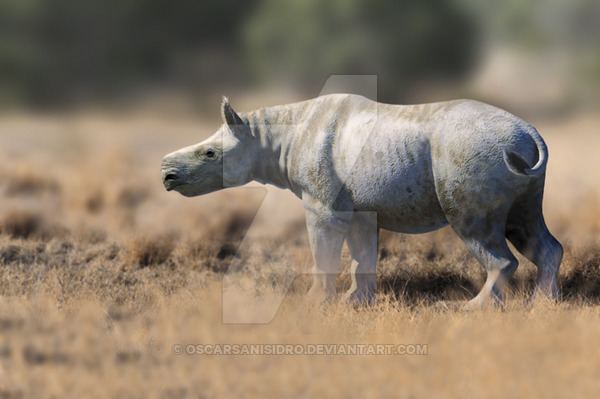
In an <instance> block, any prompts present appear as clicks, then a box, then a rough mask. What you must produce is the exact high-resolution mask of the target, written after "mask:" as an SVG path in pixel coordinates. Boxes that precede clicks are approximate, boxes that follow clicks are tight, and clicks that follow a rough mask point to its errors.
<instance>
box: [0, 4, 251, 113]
mask: <svg viewBox="0 0 600 399" xmlns="http://www.w3.org/2000/svg"><path fill="white" fill-rule="evenodd" d="M238 3H239V2H237V1H235V0H219V1H197V0H178V1H168V0H122V1H118V0H108V1H107V0H86V1H81V0H2V1H0V87H1V88H2V91H3V94H6V93H7V91H8V92H10V93H11V95H12V96H16V97H19V98H20V99H22V100H24V101H34V102H40V103H45V102H50V101H57V100H58V101H60V100H64V99H68V98H70V97H73V96H75V97H77V96H78V95H79V94H85V93H90V92H92V93H95V94H94V95H98V94H100V93H110V92H114V91H118V92H121V91H123V89H124V86H129V85H135V84H136V83H145V82H147V81H149V80H155V79H161V78H165V77H167V76H169V72H170V68H173V65H175V64H176V61H177V59H178V58H181V57H185V56H186V54H192V53H199V54H203V53H204V54H207V53H211V52H213V53H214V52H221V49H223V50H222V51H223V52H231V51H234V48H235V47H236V45H237V38H238V37H239V32H238V27H239V26H240V25H241V23H242V20H243V19H244V17H245V16H246V14H247V12H248V11H249V9H250V7H251V5H252V3H253V2H252V1H246V2H245V3H246V5H245V6H244V7H239V6H238ZM215 49H216V50H215ZM208 79H213V77H207V80H208Z"/></svg>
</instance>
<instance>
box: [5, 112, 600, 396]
mask: <svg viewBox="0 0 600 399" xmlns="http://www.w3.org/2000/svg"><path fill="white" fill-rule="evenodd" d="M537 125H538V126H539V128H540V131H542V132H544V135H545V137H546V139H547V141H548V143H549V146H550V148H551V150H552V158H551V164H550V171H549V179H548V189H547V198H546V203H545V206H546V215H547V218H548V221H549V224H550V226H551V227H552V230H553V231H554V232H555V233H556V235H557V236H558V237H559V238H560V240H561V241H562V242H563V243H564V244H565V247H566V249H567V251H566V255H565V260H564V263H563V267H562V270H561V275H560V284H561V287H562V292H563V300H562V301H560V302H559V303H545V302H543V301H542V302H536V303H533V304H527V298H528V297H529V293H530V292H531V289H532V283H533V279H534V276H535V268H534V267H533V265H531V264H529V263H528V262H526V261H525V260H524V259H522V258H520V259H521V261H522V262H521V267H520V268H519V270H518V272H517V274H516V275H515V277H514V279H513V280H512V281H511V284H510V288H511V291H512V295H511V296H510V300H509V302H508V304H507V307H506V309H504V310H503V311H498V310H486V311H482V312H475V313H463V312H460V311H458V310H456V307H457V306H455V305H456V304H458V303H461V301H463V300H466V299H468V298H470V297H472V296H473V295H474V294H475V293H476V292H477V291H478V289H479V287H480V286H481V284H482V278H483V274H482V272H481V270H480V267H479V266H478V264H477V263H476V261H475V260H473V258H472V257H471V256H469V254H468V253H467V252H466V250H465V249H464V246H463V245H462V243H461V242H460V241H459V240H458V239H457V238H456V237H455V235H454V234H453V233H452V232H451V231H450V230H442V231H439V232H436V233H433V234H428V235H421V236H401V235H396V234H391V233H384V234H383V235H382V237H381V249H380V254H379V269H378V273H379V276H378V281H379V287H378V290H379V293H378V298H377V303H376V304H375V305H374V306H373V307H370V308H359V309H355V308H351V307H348V306H346V305H344V304H342V303H334V304H330V305H328V306H326V307H315V306H313V305H310V304H308V303H307V302H306V301H305V300H304V293H305V292H306V290H307V288H308V285H309V282H310V279H309V276H308V275H307V274H306V273H307V271H308V270H309V268H310V265H311V255H310V252H309V250H308V243H307V239H306V232H305V230H304V224H303V219H302V208H301V206H300V205H299V204H298V203H297V202H296V201H294V200H291V199H290V196H289V195H285V194H282V193H280V192H277V191H274V192H271V193H269V195H268V196H267V197H265V198H264V202H262V207H260V211H259V212H258V214H256V209H257V208H258V207H259V205H260V204H261V201H262V199H263V196H264V192H262V191H261V190H257V189H253V188H243V189H237V190H227V191H224V192H221V193H216V194H212V195H210V196H206V197H202V198H197V199H193V200H189V199H184V198H183V197H180V196H177V195H175V194H172V193H165V192H163V190H162V188H161V186H160V182H159V178H158V173H157V165H158V162H159V160H160V157H161V156H162V154H164V153H166V152H168V151H170V150H173V149H175V148H178V147H180V146H183V145H187V144H189V143H191V142H194V141H197V140H199V139H200V138H201V137H197V136H196V132H197V131H198V129H199V128H200V127H201V123H199V122H198V121H189V122H185V123H182V122H181V121H178V122H177V123H173V122H172V121H160V120H148V119H136V120H130V121H127V120H112V119H106V118H97V117H90V116H89V115H88V116H86V117H75V118H73V119H69V120H65V121H62V120H58V119H57V120H38V119H36V118H27V119H23V118H10V117H4V119H2V120H0V148H1V151H3V152H4V153H3V157H2V159H3V160H4V162H5V163H4V164H3V165H0V170H2V173H1V175H2V180H3V182H2V183H1V184H0V189H1V190H2V192H1V194H0V398H25V397H34V398H38V397H41V398H50V397H91V398H94V397H98V398H100V397H119V398H148V397H159V398H198V397H202V398H210V397H258V396H279V397H381V396H383V397H406V398H419V397H467V396H476V397H481V396H485V397H514V396H520V397H533V398H535V397H540V398H542V397H543V398H554V397H564V396H567V395H569V396H573V397H597V396H598V394H600V382H598V379H597V376H596V374H597V370H598V369H599V368H600V360H599V359H600V356H599V355H600V353H597V352H598V349H594V348H597V347H598V345H596V344H595V340H596V338H597V337H598V334H600V312H599V310H598V309H599V308H598V304H599V303H600V241H599V238H600V201H598V199H599V198H600V190H599V189H598V188H597V187H596V185H597V182H598V181H600V176H599V175H598V170H600V168H598V161H597V160H596V158H595V152H596V151H597V149H598V148H600V147H599V146H600V139H599V138H598V137H597V136H596V135H595V132H596V131H597V127H598V126H600V120H596V119H594V118H587V117H578V118H574V119H572V120H568V121H563V122H557V121H554V122H552V123H548V124H546V125H545V124H544V123H543V122H542V123H538V124H537ZM210 130H212V127H207V128H206V130H205V131H206V133H208V132H210ZM149 131H164V132H165V134H156V135H150V136H149V135H148V132H149ZM24 149H26V150H24ZM15 154H17V155H18V156H15ZM9 165H11V166H10V167H9ZM34 171H35V172H34ZM42 171H43V172H42ZM348 261H349V258H348V254H347V251H345V252H344V263H345V264H346V269H345V270H344V272H343V273H342V276H341V277H340V279H339V282H338V288H339V290H340V291H342V290H344V289H345V288H347V286H348V284H349V276H348V271H347V265H348ZM224 276H227V277H228V281H229V282H233V283H234V284H235V285H236V287H239V290H236V291H234V296H233V297H231V298H229V300H231V301H232V303H233V304H234V305H235V306H234V308H233V309H229V310H228V311H232V312H238V313H239V314H240V315H242V316H244V317H249V316H252V315H253V312H257V313H256V314H257V315H259V312H263V311H264V309H262V308H261V306H260V304H263V305H264V304H269V303H274V302H275V301H276V300H277V298H279V297H281V295H282V294H283V293H284V292H287V295H286V296H285V300H284V301H283V303H282V304H281V307H280V308H279V309H278V312H277V313H276V315H275V317H274V319H273V320H272V321H271V322H270V323H268V324H264V325H231V324H223V323H222V317H223V314H222V311H223V303H222V301H223V298H224V295H225V294H224V293H229V291H224V290H223V283H222V281H223V277H224ZM243 288H246V290H243ZM254 302H256V304H257V306H252V304H253V303H254ZM201 343H204V344H210V343H223V344H235V343H263V344H267V343H270V344H273V343H278V344H320V343H382V344H427V345H428V354H427V355H425V356H414V355H413V356H407V355H404V356H304V355H302V356H289V355H288V356H200V355H196V356H189V355H176V354H175V353H174V352H173V345H175V344H201Z"/></svg>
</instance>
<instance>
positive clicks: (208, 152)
mask: <svg viewBox="0 0 600 399" xmlns="http://www.w3.org/2000/svg"><path fill="white" fill-rule="evenodd" d="M204 155H206V157H207V158H214V157H215V155H216V153H215V150H213V149H212V148H209V149H208V150H206V152H205V153H204Z"/></svg>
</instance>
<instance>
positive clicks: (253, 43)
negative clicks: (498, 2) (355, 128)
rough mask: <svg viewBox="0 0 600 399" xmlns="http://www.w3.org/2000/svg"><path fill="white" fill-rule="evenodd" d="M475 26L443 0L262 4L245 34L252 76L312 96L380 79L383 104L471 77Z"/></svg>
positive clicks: (461, 10)
mask: <svg viewBox="0 0 600 399" xmlns="http://www.w3.org/2000/svg"><path fill="white" fill-rule="evenodd" d="M476 31H477V26H476V24H475V21H474V20H473V19H472V18H471V17H470V15H469V14H467V13H466V12H465V8H464V7H460V6H458V5H457V4H456V2H454V1H444V0H403V1H387V0H328V1H322V0H264V1H262V2H261V3H260V4H259V6H258V8H257V11H256V12H255V13H254V15H253V16H252V17H251V18H250V20H249V21H248V24H247V26H246V51H247V56H248V59H249V63H250V64H249V65H250V66H251V68H252V70H253V71H256V72H257V74H258V75H259V76H260V77H261V78H263V79H265V80H272V79H279V80H281V81H286V82H289V83H291V84H293V85H296V86H298V87H303V88H307V89H308V90H310V91H313V92H314V90H318V89H319V86H320V85H322V84H323V82H324V81H325V79H326V78H327V77H328V76H329V75H331V74H378V76H379V79H378V82H379V87H378V92H379V93H378V96H379V98H380V99H383V100H387V101H393V100H401V99H402V98H405V96H406V95H407V94H408V92H409V91H411V90H412V89H413V88H414V87H415V86H418V85H419V84H420V83H422V82H423V81H427V80H430V79H442V78H455V77H457V76H460V75H462V74H464V73H465V72H466V71H468V70H469V67H470V66H471V65H472V63H473V60H474V55H475V53H476V51H477V34H476Z"/></svg>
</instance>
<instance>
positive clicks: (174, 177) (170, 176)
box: [165, 173, 177, 181]
mask: <svg viewBox="0 0 600 399" xmlns="http://www.w3.org/2000/svg"><path fill="white" fill-rule="evenodd" d="M174 180H177V175H176V174H175V173H168V174H167V175H166V176H165V181H174Z"/></svg>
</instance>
